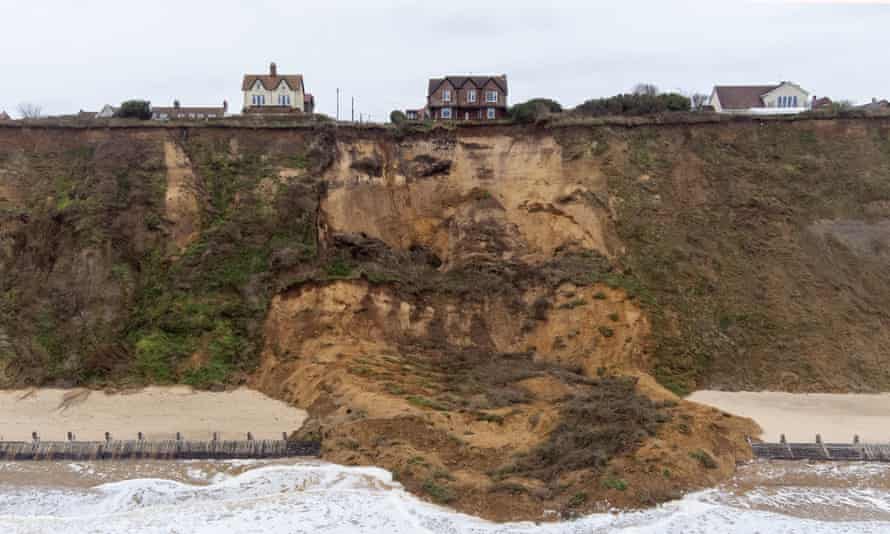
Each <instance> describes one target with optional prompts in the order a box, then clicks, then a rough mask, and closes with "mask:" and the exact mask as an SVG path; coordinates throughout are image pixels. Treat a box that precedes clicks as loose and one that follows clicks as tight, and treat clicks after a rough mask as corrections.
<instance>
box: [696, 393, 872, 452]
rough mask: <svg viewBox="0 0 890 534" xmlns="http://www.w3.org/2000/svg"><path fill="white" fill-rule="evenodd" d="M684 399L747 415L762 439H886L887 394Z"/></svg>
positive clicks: (708, 395) (711, 395)
mask: <svg viewBox="0 0 890 534" xmlns="http://www.w3.org/2000/svg"><path fill="white" fill-rule="evenodd" d="M688 400H691V401H694V402H698V403H701V404H706V405H708V406H713V407H715V408H718V409H720V410H723V411H725V412H728V413H731V414H734V415H741V416H744V417H750V418H751V419H753V420H754V421H756V422H757V424H759V425H760V427H761V428H763V435H762V436H760V437H761V438H762V439H763V440H765V441H778V440H779V436H780V434H783V433H784V434H785V436H786V437H787V438H788V440H789V441H813V440H814V439H815V438H816V434H817V433H818V434H822V439H824V440H825V441H833V442H840V443H845V442H850V441H851V440H852V439H853V435H854V434H859V436H860V438H861V439H862V441H869V442H873V443H886V442H888V441H890V394H880V395H858V394H857V395H847V394H827V393H826V394H823V393H812V394H798V393H775V392H760V393H757V392H735V393H734V392H725V391H697V392H695V393H693V394H692V395H691V396H690V397H689V398H688Z"/></svg>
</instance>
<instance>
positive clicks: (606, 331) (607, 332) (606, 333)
mask: <svg viewBox="0 0 890 534" xmlns="http://www.w3.org/2000/svg"><path fill="white" fill-rule="evenodd" d="M599 331H600V334H601V335H602V336H603V337H613V336H614V335H615V331H614V330H612V329H611V328H609V327H608V326H601V327H599Z"/></svg>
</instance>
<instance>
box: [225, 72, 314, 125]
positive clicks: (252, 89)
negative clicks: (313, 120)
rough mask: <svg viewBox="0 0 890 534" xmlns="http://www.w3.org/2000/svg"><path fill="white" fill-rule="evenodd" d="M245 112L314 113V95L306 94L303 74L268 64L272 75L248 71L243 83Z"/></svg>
mask: <svg viewBox="0 0 890 534" xmlns="http://www.w3.org/2000/svg"><path fill="white" fill-rule="evenodd" d="M241 92H242V93H244V112H245V113H273V114H274V113H294V112H302V113H312V112H313V111H314V109H315V98H313V96H312V95H311V94H308V93H306V88H305V86H304V85H303V75H302V74H278V66H277V65H276V64H275V63H270V64H269V74H245V75H244V79H243V80H242V82H241Z"/></svg>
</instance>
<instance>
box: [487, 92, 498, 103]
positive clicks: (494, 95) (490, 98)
mask: <svg viewBox="0 0 890 534" xmlns="http://www.w3.org/2000/svg"><path fill="white" fill-rule="evenodd" d="M485 101H486V102H489V103H495V104H496V103H497V101H498V92H497V91H486V92H485Z"/></svg>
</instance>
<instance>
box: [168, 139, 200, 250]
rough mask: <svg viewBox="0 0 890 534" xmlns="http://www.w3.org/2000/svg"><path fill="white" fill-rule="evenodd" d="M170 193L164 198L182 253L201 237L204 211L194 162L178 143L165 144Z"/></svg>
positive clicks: (175, 237) (173, 240)
mask: <svg viewBox="0 0 890 534" xmlns="http://www.w3.org/2000/svg"><path fill="white" fill-rule="evenodd" d="M164 165H165V166H166V167H167V192H166V195H165V197H164V200H165V211H166V215H167V218H168V219H169V220H170V221H171V222H172V223H173V228H172V229H171V236H170V238H171V240H172V244H173V245H175V247H176V250H175V252H176V253H180V252H182V251H184V250H185V249H186V247H188V245H189V244H190V243H192V241H194V240H195V239H196V238H197V237H198V230H199V224H200V210H199V208H198V192H197V189H196V185H195V175H194V172H193V171H192V166H191V162H190V161H189V159H188V156H186V154H185V152H183V150H182V148H181V147H180V146H179V145H178V144H176V142H174V141H164Z"/></svg>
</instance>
